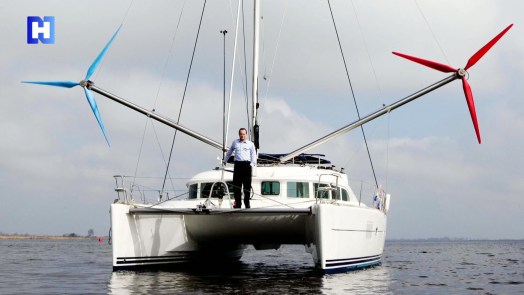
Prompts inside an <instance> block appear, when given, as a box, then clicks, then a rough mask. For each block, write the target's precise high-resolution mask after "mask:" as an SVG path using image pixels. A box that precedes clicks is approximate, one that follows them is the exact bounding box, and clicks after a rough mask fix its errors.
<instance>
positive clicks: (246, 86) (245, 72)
mask: <svg viewBox="0 0 524 295" xmlns="http://www.w3.org/2000/svg"><path fill="white" fill-rule="evenodd" d="M242 39H243V41H244V42H243V43H244V80H242V82H244V81H245V83H243V84H244V86H245V90H244V91H245V93H244V96H245V98H246V117H247V126H249V130H250V132H253V130H251V119H250V116H249V91H248V84H247V83H248V82H247V56H246V20H245V13H244V1H242Z"/></svg>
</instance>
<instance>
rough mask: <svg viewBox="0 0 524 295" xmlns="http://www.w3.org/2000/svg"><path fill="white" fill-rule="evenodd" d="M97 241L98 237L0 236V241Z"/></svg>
mask: <svg viewBox="0 0 524 295" xmlns="http://www.w3.org/2000/svg"><path fill="white" fill-rule="evenodd" d="M7 239H12V240H98V237H67V236H35V235H0V240H7Z"/></svg>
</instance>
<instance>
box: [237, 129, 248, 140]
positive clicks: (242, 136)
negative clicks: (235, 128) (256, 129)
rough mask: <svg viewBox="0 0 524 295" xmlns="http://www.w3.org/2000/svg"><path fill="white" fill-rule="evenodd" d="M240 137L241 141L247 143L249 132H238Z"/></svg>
mask: <svg viewBox="0 0 524 295" xmlns="http://www.w3.org/2000/svg"><path fill="white" fill-rule="evenodd" d="M238 137H239V138H240V141H245V140H246V139H247V132H246V130H240V131H239V132H238Z"/></svg>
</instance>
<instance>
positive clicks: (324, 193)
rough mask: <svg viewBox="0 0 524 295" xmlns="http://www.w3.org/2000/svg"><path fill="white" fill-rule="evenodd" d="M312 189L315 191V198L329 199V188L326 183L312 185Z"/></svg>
mask: <svg viewBox="0 0 524 295" xmlns="http://www.w3.org/2000/svg"><path fill="white" fill-rule="evenodd" d="M313 187H314V189H315V197H316V198H320V199H329V195H330V194H329V192H330V190H328V188H330V187H331V186H330V185H329V184H326V183H314V184H313Z"/></svg>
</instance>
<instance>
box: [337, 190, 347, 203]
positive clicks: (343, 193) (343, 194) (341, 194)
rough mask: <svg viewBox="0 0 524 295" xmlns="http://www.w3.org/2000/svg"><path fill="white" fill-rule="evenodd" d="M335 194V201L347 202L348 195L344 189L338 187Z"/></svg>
mask: <svg viewBox="0 0 524 295" xmlns="http://www.w3.org/2000/svg"><path fill="white" fill-rule="evenodd" d="M335 192H336V197H335V199H337V200H342V201H349V193H348V191H347V190H346V189H343V188H341V187H338V188H337V190H336V191H335Z"/></svg>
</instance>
